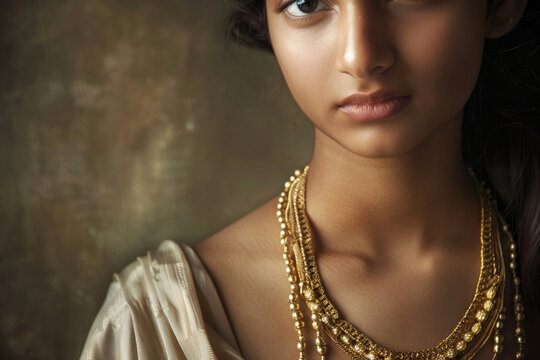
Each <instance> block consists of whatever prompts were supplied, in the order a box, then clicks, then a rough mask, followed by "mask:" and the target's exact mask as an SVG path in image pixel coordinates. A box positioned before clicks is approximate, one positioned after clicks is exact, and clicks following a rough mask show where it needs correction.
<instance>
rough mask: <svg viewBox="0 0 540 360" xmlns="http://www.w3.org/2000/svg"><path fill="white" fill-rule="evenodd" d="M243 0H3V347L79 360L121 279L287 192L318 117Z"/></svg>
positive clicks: (19, 353)
mask: <svg viewBox="0 0 540 360" xmlns="http://www.w3.org/2000/svg"><path fill="white" fill-rule="evenodd" d="M229 8H230V3H228V2H226V1H215V0H197V1H193V0H152V1H150V0H47V1H35V0H34V1H30V0H19V1H14V0H2V1H0V30H1V31H0V311H1V313H0V358H1V359H76V358H78V356H79V354H80V351H81V350H82V346H83V343H84V340H85V337H86V335H87V332H88V330H89V328H90V324H91V322H92V320H93V318H94V316H95V315H96V312H97V311H98V309H99V307H100V306H101V303H102V301H103V300H104V297H105V293H106V290H107V286H108V285H109V283H110V282H111V280H112V274H113V273H114V272H118V271H120V270H121V269H122V268H123V267H124V266H126V265H127V264H128V263H130V262H131V261H133V260H134V258H135V257H136V256H139V255H144V254H145V252H146V251H147V250H149V249H152V248H155V247H156V246H157V245H158V244H159V243H161V242H162V241H163V240H165V239H173V240H176V241H178V242H187V243H190V244H195V243H197V242H198V241H201V240H203V239H204V238H206V237H207V236H209V235H210V234H212V233H214V232H216V231H218V230H219V229H220V228H222V227H224V226H225V225H227V224H228V223H230V222H232V221H234V220H236V219H237V218H239V217H241V216H242V215H244V214H246V213H247V212H249V211H251V210H253V209H255V208H256V207H257V206H259V205H260V204H262V203H264V202H265V201H267V200H268V199H270V198H271V197H273V196H274V195H275V194H276V193H278V192H280V191H281V189H282V186H283V183H284V181H285V180H286V179H287V178H288V176H289V175H290V174H291V172H292V171H293V170H294V169H296V168H299V167H302V166H303V165H305V164H306V163H307V162H308V160H309V158H310V155H311V146H312V128H311V125H310V124H309V122H308V121H307V120H306V119H305V118H304V116H303V115H302V113H301V112H300V110H299V109H298V108H297V106H296V105H295V103H294V101H293V100H292V99H291V97H290V94H289V92H288V90H287V88H286V85H285V83H284V81H283V79H282V77H281V75H280V73H279V69H278V67H277V64H276V63H275V61H274V58H273V57H272V56H271V55H269V54H265V53H262V52H257V51H252V50H248V49H242V48H239V47H235V46H233V47H230V48H228V47H227V46H226V44H225V41H224V33H223V25H224V18H225V14H227V12H228V11H229Z"/></svg>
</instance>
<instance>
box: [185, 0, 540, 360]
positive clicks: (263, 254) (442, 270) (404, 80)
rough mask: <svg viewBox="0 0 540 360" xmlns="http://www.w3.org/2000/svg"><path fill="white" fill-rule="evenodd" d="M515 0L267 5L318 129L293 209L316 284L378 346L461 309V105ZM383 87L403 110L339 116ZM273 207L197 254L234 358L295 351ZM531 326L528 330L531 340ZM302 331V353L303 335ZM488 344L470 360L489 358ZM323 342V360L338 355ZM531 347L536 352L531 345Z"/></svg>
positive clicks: (467, 190)
mask: <svg viewBox="0 0 540 360" xmlns="http://www.w3.org/2000/svg"><path fill="white" fill-rule="evenodd" d="M525 3H526V1H525V0H503V1H502V2H501V5H500V6H499V7H498V8H497V11H495V12H494V13H491V14H489V16H488V14H487V12H486V2H485V0H414V1H411V0H393V1H367V0H366V1H359V0H333V1H328V2H327V3H322V2H321V6H319V7H318V8H317V9H318V10H317V11H316V12H314V13H311V14H307V15H305V16H304V15H303V17H302V18H298V17H297V18H295V17H293V16H292V15H294V14H296V13H298V9H297V8H292V7H289V8H288V9H289V10H290V11H287V10H286V11H279V9H280V1H279V0H268V1H267V3H266V7H267V14H268V15H267V16H268V27H269V31H270V38H271V43H272V46H273V49H274V53H275V55H276V59H277V61H278V63H279V66H280V68H281V70H282V73H283V76H284V78H285V80H286V82H287V84H288V86H289V89H290V91H291V93H292V95H293V97H294V98H295V100H296V102H297V103H298V105H299V106H300V108H301V109H302V110H303V111H304V113H305V114H306V115H307V117H308V118H309V119H310V120H311V121H312V122H313V124H314V127H315V145H314V152H313V158H312V160H311V162H310V171H309V175H308V186H307V190H306V191H307V194H306V197H307V199H308V200H307V203H306V204H307V212H308V214H309V217H310V221H311V224H312V227H313V228H314V241H315V245H316V251H317V261H318V264H319V269H320V271H321V276H322V278H323V282H324V284H325V288H326V290H327V292H328V294H329V296H330V298H331V299H332V300H333V302H334V304H335V305H336V306H337V307H338V309H339V310H340V311H341V313H342V314H343V315H344V316H345V318H347V319H348V320H349V321H350V322H352V323H353V324H355V325H356V326H357V327H359V328H360V329H362V330H363V331H364V332H365V333H366V334H368V335H369V336H370V337H372V338H373V339H375V340H376V341H377V342H378V343H380V344H382V345H384V346H387V347H389V348H392V349H395V350H399V351H414V350H418V349H422V348H429V347H432V346H434V345H436V344H438V343H439V342H440V341H441V340H442V339H444V338H445V337H446V336H447V335H448V334H449V333H450V332H451V331H452V330H453V328H454V327H455V325H456V324H457V322H458V321H459V320H460V319H461V317H462V316H463V314H464V312H465V310H466V309H467V307H468V305H469V303H470V301H471V299H472V296H473V294H474V290H475V287H476V282H477V280H478V276H479V268H480V258H479V252H480V244H479V241H478V238H479V231H480V230H479V228H480V208H479V202H478V197H477V194H476V190H475V187H474V184H473V182H472V180H471V179H470V177H469V176H468V175H467V174H466V169H465V166H464V164H463V162H462V159H461V153H460V137H461V132H460V129H461V121H462V111H463V106H464V105H465V103H466V101H467V99H468V98H469V96H470V94H471V92H472V90H473V88H474V85H475V83H476V79H477V76H478V73H479V69H480V63H481V57H482V46H483V43H484V40H485V38H486V37H488V38H496V37H499V36H502V35H503V34H505V33H507V32H508V31H510V30H511V28H512V27H513V26H514V24H513V23H509V22H508V21H507V19H508V18H510V17H513V18H514V19H515V21H516V20H517V19H519V18H520V17H521V15H522V12H523V9H524V6H525ZM292 6H295V5H294V4H293V5H292ZM381 88H387V89H398V90H402V91H405V92H407V93H408V94H410V95H411V99H412V101H411V103H410V105H409V106H408V107H407V108H405V109H404V110H403V111H402V112H400V113H398V114H396V115H394V116H392V117H389V118H386V119H379V120H374V121H370V122H361V123H360V122H355V121H353V120H351V119H350V118H348V117H347V116H346V115H345V114H344V113H343V112H341V111H340V110H339V109H338V107H337V104H338V103H339V102H340V101H342V100H343V99H344V98H345V97H347V96H349V95H351V94H354V93H359V92H361V93H370V92H373V91H376V90H378V89H381ZM276 204H277V197H276V198H273V199H271V200H270V201H268V202H267V203H266V204H264V205H263V206H261V207H260V208H258V209H257V210H255V211H253V212H252V213H250V214H248V215H246V216H245V217H243V218H242V219H240V220H239V221H237V222H235V223H233V224H231V225H230V226H228V227H227V228H225V229H223V230H222V231H220V232H219V233H217V234H215V235H214V236H212V237H211V238H209V239H207V240H205V241H203V242H202V243H200V244H199V245H198V246H197V247H196V248H195V250H196V251H197V253H198V254H199V256H200V257H201V259H202V260H203V262H204V263H205V265H206V267H207V268H208V271H209V272H210V274H211V276H212V278H213V279H214V281H215V284H216V286H217V288H218V291H219V293H220V295H221V297H222V300H223V302H224V305H225V308H226V311H227V313H228V315H229V318H230V320H231V324H232V326H233V329H234V331H235V333H236V334H237V336H238V342H239V344H240V347H241V350H242V353H243V355H244V356H245V358H246V359H275V358H276V356H277V354H279V357H280V358H284V359H293V358H296V357H297V350H296V345H295V344H296V332H295V331H294V327H293V323H292V319H291V318H290V312H289V310H288V307H287V297H288V282H287V280H286V276H285V274H284V270H283V268H284V264H283V260H282V257H281V247H280V245H279V241H278V240H276V238H277V236H278V235H277V234H279V226H278V223H277V220H276V218H275V207H276ZM508 275H509V274H508ZM507 278H510V276H507ZM507 288H508V289H510V288H511V287H510V285H509V284H508V287H507ZM239 294H241V295H239ZM442 309H444V311H442ZM304 314H308V312H307V311H305V309H304ZM508 317H509V318H511V314H510V313H509V314H508ZM507 324H509V322H507ZM403 329H407V331H403ZM537 331H538V330H537V329H536V328H534V327H533V325H532V322H529V324H528V334H529V335H528V336H529V339H531V338H534V336H535V334H536V336H538V334H539V333H538V332H537ZM505 332H506V335H505V338H506V339H507V340H506V342H505V347H504V353H503V355H504V357H503V358H512V356H513V355H512V354H513V353H515V346H514V345H513V343H514V340H513V334H512V332H513V330H512V328H511V327H510V326H508V325H507V326H506V327H505ZM306 336H307V340H308V344H309V343H313V335H312V331H307V332H306ZM491 341H492V340H490V343H489V346H485V347H484V348H483V350H482V351H481V352H480V353H479V354H478V356H477V359H489V358H491V356H492V350H491V348H492V344H491ZM528 345H529V344H528ZM328 346H329V352H330V354H331V355H330V358H331V359H345V358H346V357H345V356H344V355H343V353H342V352H341V351H339V350H337V349H336V348H335V346H334V345H333V344H332V343H331V342H328ZM528 351H530V356H531V358H535V356H537V355H538V348H537V347H534V345H532V343H530V345H529V346H528ZM308 358H316V357H315V356H314V354H310V355H309V356H308Z"/></svg>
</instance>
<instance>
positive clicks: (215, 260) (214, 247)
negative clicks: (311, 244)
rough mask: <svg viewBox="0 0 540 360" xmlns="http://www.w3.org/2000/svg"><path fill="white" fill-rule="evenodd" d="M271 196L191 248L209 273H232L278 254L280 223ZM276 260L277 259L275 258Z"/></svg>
mask: <svg viewBox="0 0 540 360" xmlns="http://www.w3.org/2000/svg"><path fill="white" fill-rule="evenodd" d="M276 205H277V197H274V198H272V199H270V200H269V201H267V202H266V203H264V204H263V205H261V206H260V207H258V208H256V209H255V210H253V211H252V212H250V213H248V214H246V215H245V216H243V217H242V218H240V219H238V220H237V221H235V222H233V223H232V224H230V225H228V226H226V227H225V228H223V229H222V230H220V231H219V232H217V233H216V234H214V235H212V236H211V237H209V238H208V239H205V240H204V241H202V242H201V243H199V244H198V245H196V246H195V247H194V249H195V251H196V252H197V254H198V255H199V257H200V258H201V260H202V261H203V263H204V264H205V265H206V266H207V267H208V269H209V271H210V273H211V274H213V275H216V277H219V273H218V271H217V269H225V270H229V271H231V272H234V270H235V269H239V268H245V266H249V265H250V263H252V262H254V261H258V262H259V261H264V260H265V259H270V258H275V255H276V254H279V251H280V245H279V224H278V222H277V220H276V217H275V211H276ZM278 258H279V256H278Z"/></svg>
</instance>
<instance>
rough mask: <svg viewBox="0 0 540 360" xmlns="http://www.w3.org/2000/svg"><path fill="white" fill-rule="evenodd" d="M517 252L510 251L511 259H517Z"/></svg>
mask: <svg viewBox="0 0 540 360" xmlns="http://www.w3.org/2000/svg"><path fill="white" fill-rule="evenodd" d="M516 258H517V254H516V253H515V252H512V253H510V260H516Z"/></svg>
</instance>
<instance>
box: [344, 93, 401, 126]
mask: <svg viewBox="0 0 540 360" xmlns="http://www.w3.org/2000/svg"><path fill="white" fill-rule="evenodd" d="M410 100H411V97H410V96H401V97H394V98H390V99H386V100H382V101H379V102H375V103H371V104H352V105H345V106H341V107H340V108H339V110H341V111H343V112H344V113H345V114H347V116H348V117H350V118H351V119H353V120H355V121H373V120H379V119H384V118H387V117H390V116H392V115H395V114H397V113H398V112H400V111H401V110H403V109H404V108H405V107H406V106H407V105H409V104H410Z"/></svg>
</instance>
